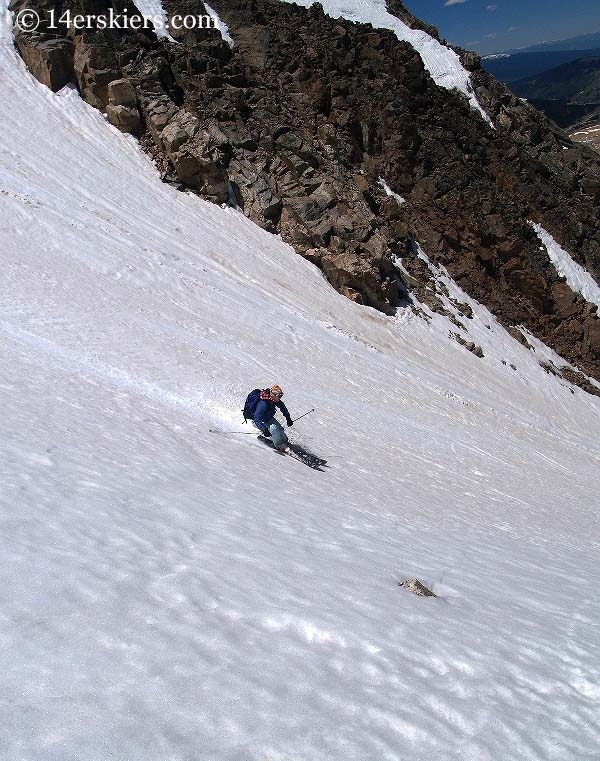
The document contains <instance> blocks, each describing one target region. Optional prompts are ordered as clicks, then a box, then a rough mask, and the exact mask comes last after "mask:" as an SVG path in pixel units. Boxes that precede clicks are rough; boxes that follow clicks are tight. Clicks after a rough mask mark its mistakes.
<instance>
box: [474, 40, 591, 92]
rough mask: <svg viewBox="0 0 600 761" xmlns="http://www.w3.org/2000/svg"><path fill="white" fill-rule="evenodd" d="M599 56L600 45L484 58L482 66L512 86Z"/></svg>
mask: <svg viewBox="0 0 600 761" xmlns="http://www.w3.org/2000/svg"><path fill="white" fill-rule="evenodd" d="M598 55H600V44H598V45H597V47H594V48H590V49H575V50H573V49H570V50H543V51H537V52H534V51H531V52H520V53H506V54H498V55H494V56H483V57H482V59H481V65H482V67H483V69H484V70H485V71H487V72H488V73H489V74H491V75H492V76H494V77H496V79H498V80H499V81H500V82H504V84H509V85H510V84H512V83H513V82H518V81H519V80H522V79H526V78H528V77H535V76H537V75H538V74H542V73H543V72H546V71H550V70H552V69H556V68H557V67H558V66H562V65H564V64H568V63H571V62H572V61H576V60H579V59H581V58H590V57H594V56H598Z"/></svg>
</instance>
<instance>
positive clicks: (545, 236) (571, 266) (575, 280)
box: [532, 224, 600, 307]
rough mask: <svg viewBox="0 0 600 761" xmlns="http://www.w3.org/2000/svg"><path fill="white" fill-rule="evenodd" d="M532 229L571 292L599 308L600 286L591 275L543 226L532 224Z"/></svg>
mask: <svg viewBox="0 0 600 761" xmlns="http://www.w3.org/2000/svg"><path fill="white" fill-rule="evenodd" d="M532 227H533V229H534V230H535V232H536V234H537V236H538V238H539V239H540V241H541V242H542V244H543V245H544V247H545V249H546V251H547V252H548V256H549V257H550V261H551V262H552V264H553V265H554V267H555V268H556V271H557V272H558V274H559V275H560V276H561V277H564V278H565V279H566V281H567V285H568V286H569V287H570V288H571V290H572V291H575V292H576V293H581V295H582V296H583V298H584V299H585V300H586V301H589V302H590V304H596V306H597V307H600V286H599V285H598V283H597V282H596V281H595V280H594V278H593V277H592V276H591V275H590V273H589V272H588V271H587V270H586V269H585V268H584V267H582V266H581V265H580V264H577V262H576V261H575V260H574V259H573V257H572V256H571V255H570V254H569V253H568V252H567V251H565V250H564V248H562V247H561V246H559V244H558V243H557V242H556V241H555V240H554V238H553V237H552V236H551V235H550V233H549V232H547V231H546V230H544V228H543V227H542V226H541V225H538V224H532Z"/></svg>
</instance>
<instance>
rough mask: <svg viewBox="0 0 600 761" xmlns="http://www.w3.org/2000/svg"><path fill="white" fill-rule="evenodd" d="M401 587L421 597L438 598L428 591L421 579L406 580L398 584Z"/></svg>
mask: <svg viewBox="0 0 600 761" xmlns="http://www.w3.org/2000/svg"><path fill="white" fill-rule="evenodd" d="M398 586H399V587H404V589H406V590H407V591H408V592H412V593H413V594H415V595H418V596H419V597H437V595H435V594H434V593H433V592H432V591H431V589H427V587H426V586H425V584H423V583H421V582H420V581H419V579H404V581H399V582H398Z"/></svg>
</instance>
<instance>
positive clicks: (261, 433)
mask: <svg viewBox="0 0 600 761" xmlns="http://www.w3.org/2000/svg"><path fill="white" fill-rule="evenodd" d="M252 425H253V426H254V427H255V428H256V430H257V431H258V432H259V434H260V435H261V436H264V437H265V438H266V439H270V438H271V434H270V433H269V431H268V430H267V431H263V430H261V429H260V428H259V427H258V426H257V425H256V423H255V422H254V420H253V421H252Z"/></svg>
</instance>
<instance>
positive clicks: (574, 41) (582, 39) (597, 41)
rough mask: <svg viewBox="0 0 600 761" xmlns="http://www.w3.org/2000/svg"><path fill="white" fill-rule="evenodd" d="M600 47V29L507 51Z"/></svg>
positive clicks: (526, 51)
mask: <svg viewBox="0 0 600 761" xmlns="http://www.w3.org/2000/svg"><path fill="white" fill-rule="evenodd" d="M596 47H600V31H599V32H591V33H589V34H580V35H577V36H576V37H567V38H566V39H563V40H550V41H548V42H538V43H536V44H535V45H529V46H528V47H526V48H513V49H511V50H507V51H506V52H507V53H510V54H513V53H517V54H520V53H538V52H539V53H541V52H550V51H557V50H586V49H591V48H596Z"/></svg>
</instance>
